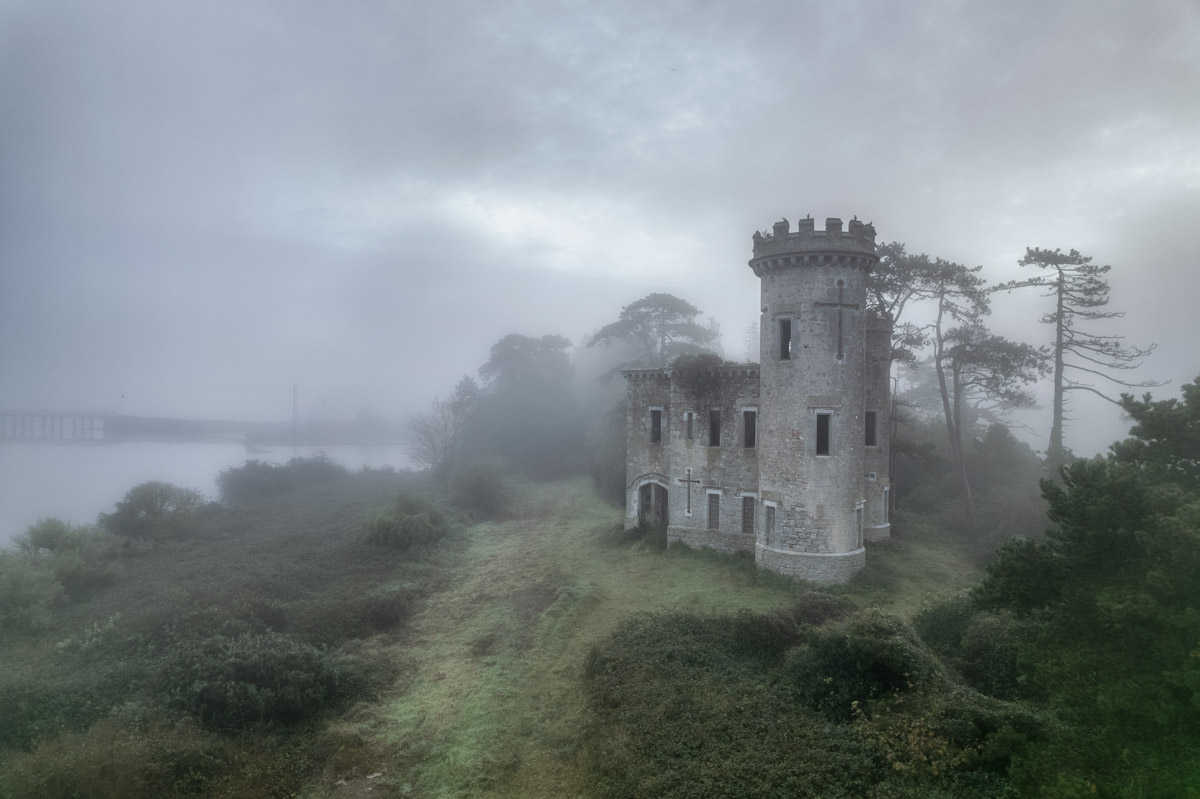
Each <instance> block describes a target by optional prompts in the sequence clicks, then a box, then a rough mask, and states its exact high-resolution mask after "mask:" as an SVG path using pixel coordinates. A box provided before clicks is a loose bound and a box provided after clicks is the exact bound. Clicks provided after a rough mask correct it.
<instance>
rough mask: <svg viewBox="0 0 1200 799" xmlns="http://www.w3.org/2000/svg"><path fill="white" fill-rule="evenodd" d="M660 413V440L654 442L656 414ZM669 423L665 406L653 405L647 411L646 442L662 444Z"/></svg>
mask: <svg viewBox="0 0 1200 799" xmlns="http://www.w3.org/2000/svg"><path fill="white" fill-rule="evenodd" d="M655 411H658V440H657V441H655V440H654V412H655ZM666 423H667V410H666V407H665V406H663V405H651V406H650V407H649V408H647V409H646V440H647V441H648V442H650V444H652V445H653V444H662V443H663V440H664V439H665V438H666V435H665V434H664V432H665V429H666Z"/></svg>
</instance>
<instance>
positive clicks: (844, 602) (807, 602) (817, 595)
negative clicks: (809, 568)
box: [791, 591, 854, 627]
mask: <svg viewBox="0 0 1200 799" xmlns="http://www.w3.org/2000/svg"><path fill="white" fill-rule="evenodd" d="M853 611H854V603H853V602H851V601H850V600H848V599H842V598H841V597H836V596H834V595H833V594H826V593H824V592H821V591H806V592H805V593H803V594H801V595H800V597H799V598H798V599H797V600H796V604H795V605H793V606H792V609H791V616H792V618H793V619H795V620H796V622H798V623H800V624H811V625H813V626H815V627H820V626H821V625H822V624H824V623H825V622H828V621H838V620H839V619H843V618H845V617H846V616H848V615H849V614H850V613H851V612H853Z"/></svg>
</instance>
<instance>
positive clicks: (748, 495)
mask: <svg viewBox="0 0 1200 799" xmlns="http://www.w3.org/2000/svg"><path fill="white" fill-rule="evenodd" d="M738 499H740V500H741V501H742V524H741V531H742V535H754V534H755V533H756V532H757V528H758V493H757V492H754V491H739V492H738ZM746 500H750V502H749V503H747V502H746ZM747 508H749V509H750V514H749V519H750V529H749V530H747V529H746V518H747V515H746V509H747Z"/></svg>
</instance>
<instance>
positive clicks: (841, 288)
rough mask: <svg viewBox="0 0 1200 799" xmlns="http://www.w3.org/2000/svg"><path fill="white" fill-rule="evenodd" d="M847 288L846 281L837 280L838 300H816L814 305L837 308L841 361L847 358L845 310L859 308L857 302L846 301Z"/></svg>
mask: <svg viewBox="0 0 1200 799" xmlns="http://www.w3.org/2000/svg"><path fill="white" fill-rule="evenodd" d="M845 290H846V283H845V281H842V280H839V281H838V282H837V302H814V303H813V305H814V306H815V307H817V308H837V359H838V360H839V361H843V360H845V359H846V346H845V335H846V333H845V331H846V321H845V312H846V311H857V310H858V304H857V303H853V302H849V303H848V302H845V298H844V296H843V293H844V292H845Z"/></svg>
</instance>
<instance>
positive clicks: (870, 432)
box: [866, 411, 876, 447]
mask: <svg viewBox="0 0 1200 799" xmlns="http://www.w3.org/2000/svg"><path fill="white" fill-rule="evenodd" d="M875 419H876V414H875V411H867V419H866V425H867V437H866V445H867V446H868V447H873V446H875Z"/></svg>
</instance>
